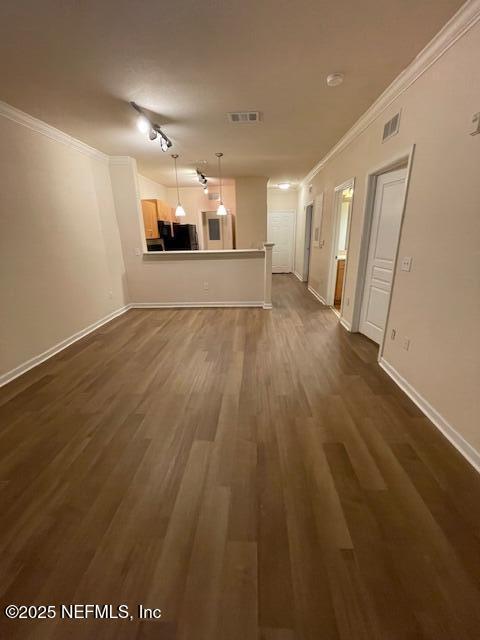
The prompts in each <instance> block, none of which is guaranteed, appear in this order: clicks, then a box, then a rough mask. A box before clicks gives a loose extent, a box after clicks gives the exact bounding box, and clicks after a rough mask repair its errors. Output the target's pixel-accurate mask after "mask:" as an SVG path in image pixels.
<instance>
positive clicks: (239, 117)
mask: <svg viewBox="0 0 480 640" xmlns="http://www.w3.org/2000/svg"><path fill="white" fill-rule="evenodd" d="M227 115H228V120H229V122H232V123H233V124H254V123H255V122H260V111H233V112H232V113H228V114H227Z"/></svg>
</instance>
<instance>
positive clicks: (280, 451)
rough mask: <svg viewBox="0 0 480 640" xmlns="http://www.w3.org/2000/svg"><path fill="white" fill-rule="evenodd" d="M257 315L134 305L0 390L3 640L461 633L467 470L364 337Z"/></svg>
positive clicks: (469, 618) (467, 558)
mask: <svg viewBox="0 0 480 640" xmlns="http://www.w3.org/2000/svg"><path fill="white" fill-rule="evenodd" d="M274 302H275V308H274V309H273V311H271V312H269V311H263V310H260V309H220V310H217V309H202V310H145V309H142V310H132V311H129V312H128V313H127V314H125V315H124V316H121V317H119V318H117V319H116V320H114V321H113V322H111V323H110V324H108V325H106V326H104V327H103V328H101V329H100V330H99V331H96V332H95V333H94V334H91V335H90V336H88V337H87V338H86V339H84V340H82V341H81V342H79V343H77V344H75V345H74V346H72V347H71V348H69V349H67V350H65V351H63V352H62V353H61V354H59V355H57V356H56V357H55V358H53V359H51V360H49V361H48V362H46V363H44V364H43V365H41V366H40V367H37V368H36V369H35V370H33V371H31V372H29V373H28V374H26V375H25V376H23V377H21V378H19V379H18V380H16V381H14V382H13V383H11V384H10V385H8V386H7V387H5V388H4V389H2V390H1V391H0V404H1V407H0V417H1V419H2V428H1V431H0V499H1V514H2V531H1V537H0V547H1V559H0V563H1V579H0V590H1V604H2V612H1V615H0V637H1V638H5V639H8V640H11V639H12V640H13V639H17V638H22V639H23V638H28V639H31V638H32V639H35V640H37V639H39V640H42V639H44V638H49V639H55V640H64V639H65V638H68V639H69V640H71V639H76V638H82V639H83V638H85V639H86V638H88V639H89V640H90V639H95V640H97V639H102V640H103V639H106V638H108V639H110V638H111V639H115V640H118V639H120V640H122V639H130V638H132V639H148V638H160V639H161V640H163V639H165V640H173V639H182V640H185V639H187V640H253V639H257V638H261V639H262V640H327V639H334V638H341V639H342V640H355V639H363V640H376V639H378V640H410V639H414V638H428V639H430V640H442V639H445V640H446V639H448V640H463V639H467V638H468V639H472V640H474V639H475V640H478V638H480V508H479V507H480V477H479V476H478V475H477V474H476V473H475V472H474V471H473V470H472V469H471V468H470V466H469V465H468V464H467V463H466V462H465V461H464V460H463V459H462V458H461V456H460V455H459V454H458V453H457V452H456V451H455V450H454V449H453V448H452V447H451V446H450V445H449V443H448V442H447V441H446V440H445V439H444V438H443V437H442V436H441V435H440V434H439V432H438V431H437V430H436V429H435V428H434V427H433V426H432V425H431V424H430V423H429V421H428V420H427V419H426V418H424V417H423V416H422V414H421V413H420V412H419V411H418V410H417V409H416V407H415V406H414V405H413V404H412V403H411V402H410V401H409V399H408V398H407V397H406V396H405V395H404V394H402V392H401V391H400V390H399V389H398V388H397V387H396V386H395V385H394V384H393V383H392V382H391V381H390V379H389V378H388V377H387V376H386V374H385V373H384V372H383V371H382V370H380V369H379V367H378V366H377V364H376V349H375V345H374V344H373V343H371V342H370V341H368V340H367V339H366V338H363V337H362V336H360V335H350V334H348V333H347V332H345V331H344V330H343V329H342V328H341V327H340V326H339V324H338V320H337V317H336V316H335V314H333V313H332V312H331V311H330V310H328V309H326V308H325V307H323V306H322V305H321V304H320V303H318V302H317V301H316V300H315V299H314V298H313V297H311V296H310V294H308V292H307V291H306V290H305V288H304V286H303V285H301V284H300V283H299V282H298V281H297V280H296V279H295V278H294V277H293V276H275V277H274ZM11 603H14V604H17V605H19V604H28V603H32V604H37V605H38V604H45V605H46V604H54V605H59V604H60V603H66V604H70V603H99V604H106V603H109V604H113V605H114V606H117V605H119V604H123V603H127V604H128V605H129V606H130V612H131V613H133V614H134V616H136V606H137V604H139V603H142V604H144V605H145V606H147V607H158V608H161V609H162V612H163V616H162V619H161V621H160V622H154V621H145V622H141V623H140V622H138V621H137V620H136V619H134V620H133V621H129V620H128V621H123V620H119V621H104V620H96V621H82V620H74V621H60V620H58V618H57V619H55V620H51V621H49V620H39V621H36V622H28V621H24V620H19V621H9V620H8V619H6V617H5V616H4V615H3V608H4V607H5V606H6V605H8V604H11Z"/></svg>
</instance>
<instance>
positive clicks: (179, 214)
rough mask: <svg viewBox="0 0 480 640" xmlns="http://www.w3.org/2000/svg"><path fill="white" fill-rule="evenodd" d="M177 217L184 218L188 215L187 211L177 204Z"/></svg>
mask: <svg viewBox="0 0 480 640" xmlns="http://www.w3.org/2000/svg"><path fill="white" fill-rule="evenodd" d="M175 215H176V216H177V218H183V217H184V216H186V215H187V214H186V213H185V209H184V208H183V207H182V205H181V204H177V208H176V209H175Z"/></svg>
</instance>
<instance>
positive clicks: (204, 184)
mask: <svg viewBox="0 0 480 640" xmlns="http://www.w3.org/2000/svg"><path fill="white" fill-rule="evenodd" d="M196 171H197V178H198V181H199V182H200V184H201V185H202V187H203V190H204V192H205V193H208V186H207V185H208V180H207V177H206V176H205V174H204V173H202V172H201V171H199V169H197V170H196Z"/></svg>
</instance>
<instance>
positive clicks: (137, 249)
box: [135, 247, 140, 256]
mask: <svg viewBox="0 0 480 640" xmlns="http://www.w3.org/2000/svg"><path fill="white" fill-rule="evenodd" d="M135 255H136V256H139V255H140V249H139V248H138V247H135Z"/></svg>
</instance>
